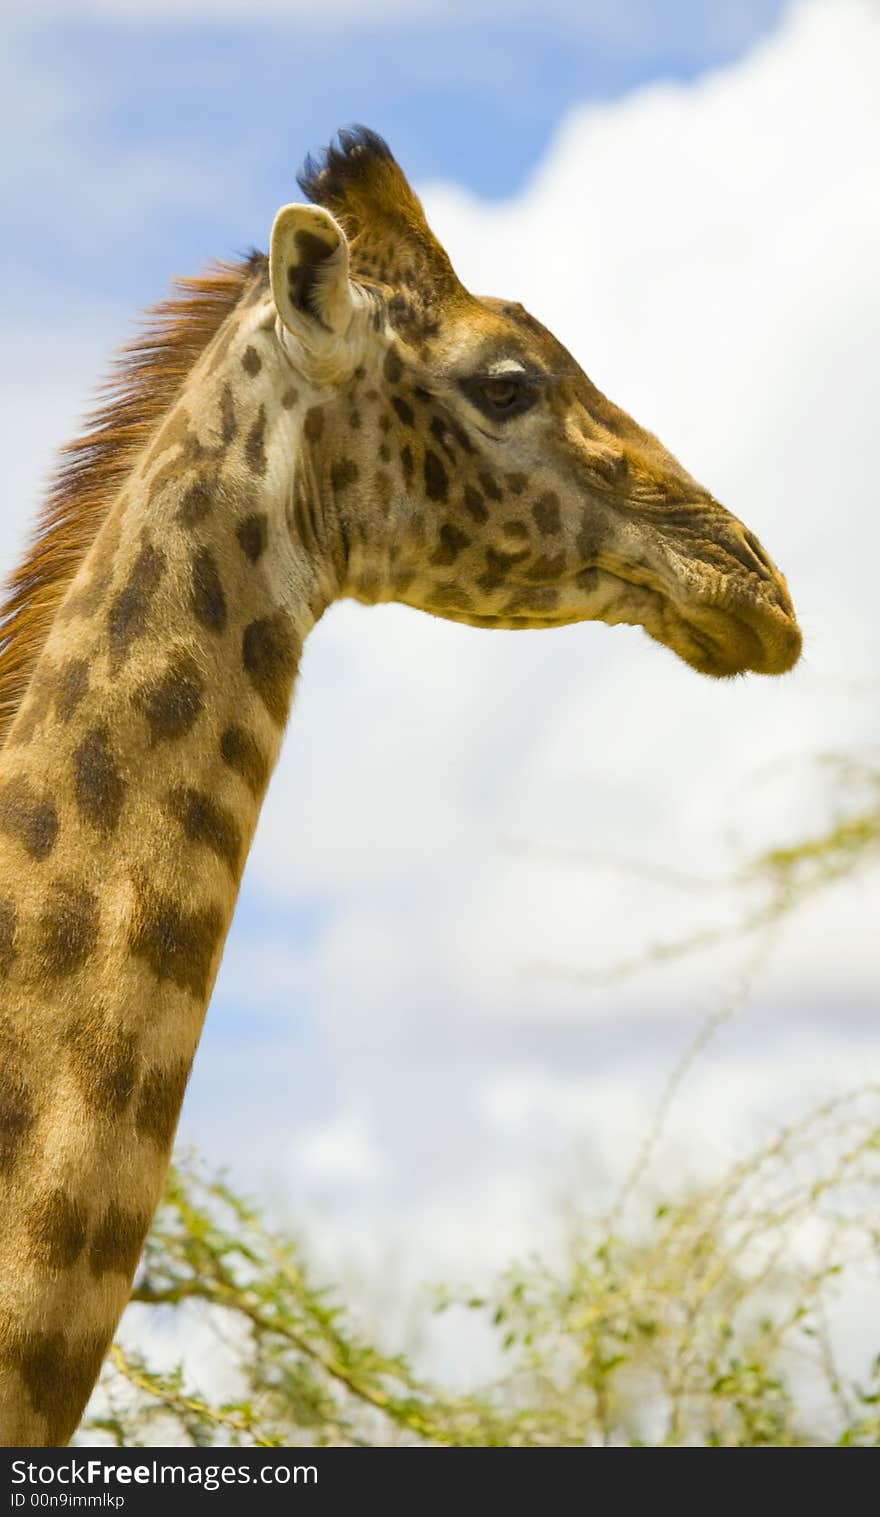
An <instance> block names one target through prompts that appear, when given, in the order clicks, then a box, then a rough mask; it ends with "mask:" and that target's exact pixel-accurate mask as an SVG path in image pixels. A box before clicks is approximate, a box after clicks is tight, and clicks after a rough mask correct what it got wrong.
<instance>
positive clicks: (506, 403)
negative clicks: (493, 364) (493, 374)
mask: <svg viewBox="0 0 880 1517" xmlns="http://www.w3.org/2000/svg"><path fill="white" fill-rule="evenodd" d="M481 388H482V392H483V395H484V397H485V399H486V400H487V401H488V402H489V405H490V406H494V407H495V409H496V411H509V410H510V408H511V406H515V405H516V403H517V401H518V400H519V397H520V385H519V384H518V383H517V381H516V380H515V379H484V380H483V383H482V386H481Z"/></svg>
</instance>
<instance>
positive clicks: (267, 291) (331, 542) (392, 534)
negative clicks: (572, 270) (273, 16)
mask: <svg viewBox="0 0 880 1517" xmlns="http://www.w3.org/2000/svg"><path fill="white" fill-rule="evenodd" d="M299 183H300V186H301V188H302V190H303V192H304V193H305V194H306V195H307V196H308V198H309V203H307V204H306V203H303V204H294V205H287V206H284V207H283V208H282V209H281V210H280V211H279V213H278V215H277V217H276V218H275V221H274V224H273V226H272V230H271V237H270V251H269V255H268V257H265V256H263V255H261V254H253V255H252V256H251V257H250V258H249V259H247V260H245V261H243V262H241V263H239V264H226V265H215V266H213V267H212V269H211V270H210V271H209V272H208V273H206V275H205V276H204V277H203V278H201V279H198V280H191V281H182V282H180V284H179V286H178V292H177V296H176V297H175V298H174V299H171V300H169V301H168V302H166V303H165V304H164V305H163V306H160V307H158V308H157V313H155V319H154V323H153V325H152V326H151V327H150V328H149V329H148V330H147V331H146V332H145V334H144V336H143V337H142V338H141V339H140V340H139V341H138V342H136V343H135V344H133V345H132V346H131V347H130V348H129V350H128V351H127V354H126V355H125V356H124V358H123V360H122V361H121V363H122V366H121V369H120V370H119V371H118V373H117V379H116V385H115V389H114V390H113V391H112V392H111V393H110V394H109V397H108V398H107V400H106V403H105V405H104V408H103V409H102V410H101V411H100V412H98V413H97V415H96V416H95V417H94V418H93V419H92V425H91V428H90V430H89V431H88V432H87V433H86V434H85V435H84V437H82V438H80V439H79V440H78V441H77V442H75V443H73V444H71V445H70V446H69V448H68V450H67V452H66V456H65V459H64V461H63V462H62V464H61V466H60V468H59V472H58V474H57V476H56V481H55V485H54V489H53V491H52V493H51V495H50V497H49V499H48V501H47V504H46V507H45V509H44V513H43V517H42V520H41V522H40V524H39V527H38V530H37V533H36V536H35V538H34V541H33V542H32V544H31V546H30V549H29V551H28V553H27V555H26V557H25V558H24V560H23V562H22V563H21V565H20V566H19V568H18V569H17V571H16V573H15V574H14V575H13V577H12V579H11V581H10V584H9V588H8V592H7V597H6V601H5V605H4V607H3V612H2V615H3V621H2V640H3V645H2V652H0V733H2V734H3V735H2V748H0V1047H2V1059H0V1194H2V1211H0V1216H2V1224H0V1441H2V1442H4V1443H5V1444H27V1445H42V1444H61V1443H64V1442H66V1441H67V1440H68V1439H69V1438H70V1436H71V1435H72V1433H73V1432H74V1430H75V1428H76V1426H77V1424H78V1421H79V1419H80V1417H81V1414H82V1411H83V1408H84V1406H85V1403H86V1401H87V1399H88V1396H89V1394H90V1392H91V1389H92V1387H93V1384H94V1382H95V1379H96V1377H97V1374H98V1372H99V1369H100V1365H101V1362H102V1358H103V1356H104V1353H105V1351H106V1349H107V1346H108V1344H109V1341H110V1339H111V1336H112V1334H113V1331H114V1329H115V1327H116V1324H117V1321H118V1319H119V1316H120V1314H121V1312H122V1310H123V1308H124V1306H125V1304H126V1301H127V1299H128V1296H129V1293H130V1288H131V1282H132V1278H133V1275H134V1272H135V1269H136V1266H137V1262H138V1257H139V1254H140V1250H141V1246H142V1243H143V1240H144V1237H145V1234H146V1232H147V1229H148V1227H149V1225H150V1221H151V1218H152V1215H153V1212H154V1209H155V1207H156V1205H157V1202H158V1198H159V1195H160V1191H161V1187H162V1183H163V1178H164V1175H165V1172H166V1168H167V1164H168V1160H169V1154H170V1149H171V1144H172V1140H173V1136H174V1132H175V1127H176V1123H177V1119H178V1114H179V1110H180V1105H181V1101H182V1098H183V1093H184V1088H185V1086H186V1082H187V1077H188V1074H189V1070H190V1066H191V1063H192V1060H193V1056H194V1054H195V1050H196V1045H197V1043H198V1039H199V1036H200V1033H201V1027H202V1022H203V1018H204V1015H205V1011H206V1008H207V1004H208V1000H209V997H210V994H211V989H212V985H213V981H214V977H215V975H216V972H217V967H218V963H219V959H220V955H221V951H222V947H223V941H224V938H225V935H226V932H227V929H228V927H229V923H230V920H231V918H232V913H233V910H234V906H235V901H236V895H237V891H238V886H239V881H240V878H241V872H242V868H243V866H244V862H245V858H246V855H247V851H248V847H249V844H250V841H251V837H252V835H253V831H254V827H255V824H256V821H257V816H258V813H259V810H260V804H261V801H262V798H263V794H264V791H265V788H266V784H267V781H268V778H269V775H270V773H271V770H272V767H273V765H274V763H275V761H276V758H277V756H278V751H279V746H280V743H281V738H282V734H283V731H284V727H285V723H286V721H287V717H288V711H289V707H290V703H291V698H292V692H293V686H294V680H295V677H296V673H297V667H298V664H299V660H300V654H301V650H302V646H303V641H304V639H305V638H306V636H307V634H308V632H309V631H310V630H311V628H312V627H313V626H314V624H315V623H316V622H317V621H318V619H319V618H320V616H321V615H322V613H323V612H324V610H325V609H326V608H327V606H329V605H330V604H331V603H332V602H333V601H334V600H336V599H338V598H339V597H341V596H349V597H354V598H356V599H358V600H360V601H362V602H365V603H367V604H375V603H379V602H386V601H398V602H402V603H404V604H405V605H408V606H412V607H416V608H418V609H421V610H423V611H427V612H430V613H433V614H435V615H437V616H441V617H445V618H448V619H451V620H455V621H463V622H468V623H470V624H471V625H473V626H476V627H487V628H490V627H494V628H499V627H500V628H508V629H515V628H524V627H542V628H548V627H555V626H561V625H563V624H565V623H570V622H576V621H584V620H601V621H604V622H606V623H609V624H615V623H621V622H622V623H629V624H633V625H641V626H642V627H643V628H644V629H645V630H646V631H647V632H648V634H649V635H650V636H651V637H652V638H654V639H656V640H658V641H660V642H661V643H664V644H666V645H667V646H668V647H669V648H670V649H672V650H673V652H674V653H676V654H677V655H678V656H680V657H681V658H682V659H684V660H685V661H686V662H687V663H688V664H689V665H691V666H692V667H693V668H694V669H696V670H698V671H700V672H703V673H705V674H709V675H714V676H716V677H723V676H727V675H732V674H736V673H739V672H743V671H746V670H754V671H758V672H763V673H768V674H776V673H782V672H784V671H786V670H788V669H789V668H790V667H791V666H792V665H793V664H794V663H795V662H796V661H797V658H798V656H799V652H800V632H799V630H798V626H797V622H796V620H795V616H794V612H793V610H792V605H791V601H790V599H789V596H788V592H787V589H786V585H785V581H784V579H783V578H782V576H781V575H780V573H779V572H778V571H777V569H776V568H775V567H774V565H773V564H772V562H771V561H770V559H769V558H768V556H767V554H766V553H765V552H764V550H763V548H762V547H761V545H760V543H759V542H758V541H757V539H756V538H755V537H754V536H753V535H752V534H751V533H750V532H748V531H747V530H746V529H745V527H743V526H742V524H741V523H740V522H739V521H738V520H737V519H736V518H735V517H734V516H732V515H730V514H729V513H728V512H727V511H726V510H725V509H724V508H723V507H722V506H721V505H720V504H719V503H718V502H717V501H716V500H715V499H714V498H713V497H712V496H711V495H710V494H709V493H708V491H707V490H705V489H704V488H702V487H701V486H700V485H698V484H697V483H696V482H695V481H694V480H693V479H692V478H691V477H690V476H689V475H688V474H687V473H686V472H685V470H684V469H683V468H682V466H681V465H680V464H679V463H678V462H677V461H676V460H675V459H674V458H673V457H672V456H671V455H670V454H669V453H668V452H666V450H665V449H664V448H663V447H662V446H661V444H660V443H659V442H658V441H657V440H656V438H654V437H653V436H651V435H650V434H649V433H647V432H645V431H644V430H643V429H642V428H641V427H639V426H638V425H637V424H636V423H635V422H634V421H632V420H631V419H630V418H629V417H628V416H627V415H625V414H624V413H623V412H622V411H621V410H619V409H618V408H617V407H616V406H614V405H613V404H612V403H611V402H610V401H609V400H607V399H606V398H605V397H604V396H603V395H602V394H601V393H600V391H599V390H598V389H596V388H595V386H594V385H593V384H592V383H591V382H590V380H589V379H588V378H587V377H586V375H585V374H584V373H583V372H582V371H581V369H580V368H579V367H578V365H577V364H576V362H575V361H574V359H573V358H572V357H571V356H570V355H569V354H568V353H567V352H566V350H565V349H564V348H563V347H562V346H561V344H560V343H559V342H558V341H557V340H556V339H555V338H554V337H553V336H552V335H551V334H550V333H549V332H548V331H547V330H546V329H545V328H544V327H542V326H541V325H540V324H539V323H538V322H537V321H536V320H535V319H534V318H533V317H532V316H530V315H529V314H528V313H527V312H526V311H525V310H524V309H523V308H522V307H521V306H520V305H518V304H515V303H513V302H511V301H508V300H499V299H494V298H488V297H477V296H474V295H472V294H471V293H470V292H468V291H467V290H466V289H465V288H464V287H463V286H462V284H461V283H460V282H459V280H458V279H457V277H456V275H455V273H454V272H453V268H452V265H451V263H450V261H449V258H448V256H447V254H446V252H445V251H444V249H443V248H442V247H441V245H440V244H439V242H438V241H437V240H436V238H435V237H434V235H433V234H432V232H431V230H430V229H429V227H428V225H427V222H426V220H425V217H424V213H423V210H422V206H421V204H420V202H419V200H418V199H417V197H416V195H415V194H414V192H413V191H412V189H411V188H410V186H409V184H408V182H407V180H406V178H405V176H404V174H403V172H402V170H401V169H400V167H399V166H398V164H397V163H396V161H395V160H394V158H393V157H392V155H391V153H390V151H389V149H388V147H387V145H386V144H385V143H384V142H383V141H382V139H381V138H379V137H377V136H376V135H375V134H373V133H372V132H369V131H367V130H366V129H365V128H357V129H352V130H350V131H345V132H342V133H340V134H339V136H338V138H337V139H336V141H335V143H334V144H332V145H331V146H330V148H328V150H327V151H326V153H325V154H324V155H323V157H322V158H321V159H320V160H319V161H317V162H315V161H314V160H312V159H311V158H309V159H307V160H306V164H305V168H304V170H303V173H302V174H301V175H300V179H299Z"/></svg>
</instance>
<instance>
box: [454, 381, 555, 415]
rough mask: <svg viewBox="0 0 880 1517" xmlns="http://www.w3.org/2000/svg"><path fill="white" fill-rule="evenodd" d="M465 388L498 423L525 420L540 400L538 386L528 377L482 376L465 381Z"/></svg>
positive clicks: (479, 408)
mask: <svg viewBox="0 0 880 1517" xmlns="http://www.w3.org/2000/svg"><path fill="white" fill-rule="evenodd" d="M461 388H462V390H463V391H464V393H465V395H466V396H467V398H468V400H469V401H470V402H471V404H472V405H475V406H476V407H477V408H478V410H480V411H482V413H483V415H484V416H488V417H491V418H493V419H495V420H498V421H506V420H507V419H508V417H511V416H521V415H522V413H523V411H527V410H528V409H529V407H530V406H532V405H534V403H535V400H536V399H537V391H536V388H535V385H534V383H533V381H532V380H531V379H530V377H529V375H528V374H498V375H479V376H477V377H475V378H472V379H464V380H462V381H461Z"/></svg>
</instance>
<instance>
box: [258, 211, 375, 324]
mask: <svg viewBox="0 0 880 1517" xmlns="http://www.w3.org/2000/svg"><path fill="white" fill-rule="evenodd" d="M348 262H349V259H348V240H347V238H346V236H345V233H344V232H343V230H342V227H341V226H340V225H339V222H338V221H337V220H336V219H335V217H333V216H331V215H330V212H329V211H325V210H324V209H323V207H322V206H317V205H285V206H282V208H281V210H280V211H279V212H278V215H277V216H276V217H275V221H274V224H273V226H272V237H271V241H270V245H269V279H270V282H271V285H272V296H273V298H274V301H275V308H276V310H277V312H278V315H279V316H280V317H281V320H282V322H283V323H284V325H285V327H287V329H288V331H290V332H292V333H294V335H295V336H297V337H301V336H303V335H304V323H305V330H309V331H310V335H311V336H312V340H314V336H315V335H316V334H315V332H314V327H315V323H317V325H318V327H323V328H324V329H325V330H326V332H327V333H329V334H331V335H332V336H334V337H344V336H345V333H346V332H347V331H348V327H349V323H350V321H351V318H352V315H353V314H354V308H355V302H354V294H353V290H352V285H351V280H350V279H349V277H348Z"/></svg>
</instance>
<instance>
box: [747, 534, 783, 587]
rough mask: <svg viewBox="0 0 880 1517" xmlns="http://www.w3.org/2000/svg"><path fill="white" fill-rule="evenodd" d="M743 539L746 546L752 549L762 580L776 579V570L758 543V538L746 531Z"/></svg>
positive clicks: (757, 570) (757, 571)
mask: <svg viewBox="0 0 880 1517" xmlns="http://www.w3.org/2000/svg"><path fill="white" fill-rule="evenodd" d="M743 538H744V540H745V543H746V546H747V547H748V548H750V549H751V551H752V554H753V556H754V558H755V559H756V560H757V568H756V573H758V574H760V575H761V578H762V579H774V578H775V576H776V570H775V568H774V567H773V564H772V563H771V561H770V559H769V558H768V556H767V554H766V553H765V551H764V549H763V548H762V547H761V544H760V543H759V542H758V539H757V538H756V536H755V534H754V532H749V531H748V530H746V529H744V530H743Z"/></svg>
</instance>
